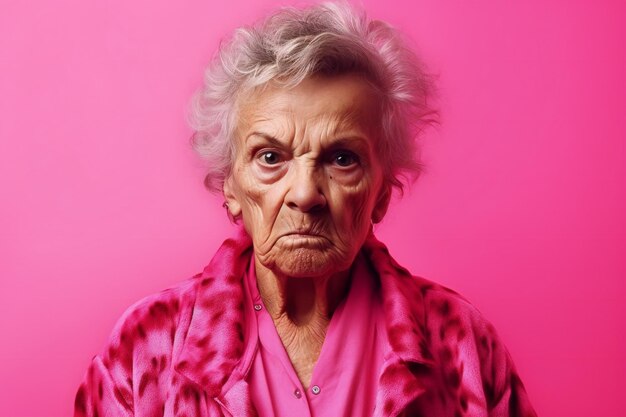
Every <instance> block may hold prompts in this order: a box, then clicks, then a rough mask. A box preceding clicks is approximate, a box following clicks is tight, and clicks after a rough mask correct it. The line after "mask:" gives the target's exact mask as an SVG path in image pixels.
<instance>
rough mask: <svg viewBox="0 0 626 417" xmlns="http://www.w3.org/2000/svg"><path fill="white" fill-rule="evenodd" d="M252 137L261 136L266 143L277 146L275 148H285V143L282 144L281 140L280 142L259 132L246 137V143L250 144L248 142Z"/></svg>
mask: <svg viewBox="0 0 626 417" xmlns="http://www.w3.org/2000/svg"><path fill="white" fill-rule="evenodd" d="M252 136H259V137H261V138H263V139H265V140H266V141H268V142H270V143H271V144H272V145H275V146H280V147H283V146H285V144H284V143H283V142H281V141H280V140H278V139H277V138H275V137H274V136H272V135H268V134H267V133H263V132H257V131H254V132H252V133H250V134H249V135H248V136H246V143H247V142H248V140H249V139H250V138H251V137H252Z"/></svg>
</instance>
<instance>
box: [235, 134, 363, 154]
mask: <svg viewBox="0 0 626 417" xmlns="http://www.w3.org/2000/svg"><path fill="white" fill-rule="evenodd" d="M252 136H258V137H261V138H263V139H265V140H266V141H268V142H269V143H271V144H272V145H274V146H277V147H284V146H285V143H283V142H281V141H280V140H279V139H277V138H275V137H274V136H272V135H269V134H267V133H264V132H257V131H254V132H252V133H250V134H249V135H248V136H247V137H246V142H248V140H249V139H250V138H251V137H252ZM354 146H356V147H357V148H359V149H362V150H363V151H369V149H370V145H369V142H368V141H367V140H366V139H365V138H364V137H362V136H358V135H348V136H344V137H340V138H339V139H335V140H333V141H332V143H330V145H329V146H328V147H329V148H330V149H337V148H342V147H347V148H352V147H354Z"/></svg>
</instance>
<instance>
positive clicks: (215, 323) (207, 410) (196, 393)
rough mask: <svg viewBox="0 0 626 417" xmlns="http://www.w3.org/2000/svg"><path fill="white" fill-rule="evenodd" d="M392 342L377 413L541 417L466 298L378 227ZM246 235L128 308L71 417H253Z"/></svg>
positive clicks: (374, 254)
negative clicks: (395, 250) (393, 251)
mask: <svg viewBox="0 0 626 417" xmlns="http://www.w3.org/2000/svg"><path fill="white" fill-rule="evenodd" d="M362 250H363V251H364V253H365V255H366V257H367V258H368V259H369V261H370V262H371V264H372V266H373V268H374V270H375V271H376V272H377V273H378V276H379V277H380V291H381V294H382V300H383V305H384V311H385V316H386V326H387V333H388V337H389V343H390V345H391V346H390V347H391V349H392V350H393V351H394V353H395V354H396V355H395V356H394V358H393V359H391V360H388V361H387V362H385V364H384V365H383V370H382V373H381V376H380V382H379V390H378V394H377V398H376V408H375V410H374V413H373V415H374V416H375V417H388V416H433V417H448V416H450V417H457V416H476V417H482V416H484V417H505V416H511V417H512V416H516V417H519V416H524V417H526V416H527V417H532V416H536V414H535V412H534V410H533V408H532V406H531V404H530V402H529V400H528V397H527V395H526V391H525V389H524V385H523V384H522V382H521V380H520V378H519V376H518V374H517V372H516V370H515V367H514V365H513V362H512V360H511V357H510V355H509V353H508V351H507V350H506V348H505V346H504V345H503V344H502V343H501V341H500V340H499V339H498V336H497V334H496V332H495V331H494V328H493V327H492V325H491V324H490V323H489V322H488V321H486V320H485V319H484V318H483V317H482V315H481V314H480V312H479V311H478V310H477V309H476V308H475V307H473V306H472V305H471V304H470V303H469V302H468V301H467V300H466V299H465V298H463V297H462V296H461V295H459V294H458V293H456V292H454V291H452V290H450V289H448V288H445V287H443V286H441V285H438V284H436V283H433V282H431V281H428V280H426V279H423V278H420V277H414V276H411V274H409V272H408V271H407V270H406V269H404V268H403V267H401V266H400V265H398V264H397V263H396V261H395V260H394V259H393V258H392V257H391V256H390V255H389V252H388V250H387V248H386V247H385V246H384V245H383V244H382V243H381V242H379V241H378V240H377V239H376V238H375V237H374V235H373V234H370V236H369V238H368V239H367V241H366V243H365V244H364V245H363V248H362ZM251 255H252V246H251V241H250V238H249V237H248V236H247V235H246V234H245V232H243V231H242V230H240V231H239V232H238V235H237V236H236V237H235V238H231V239H228V240H226V241H225V242H224V243H223V245H222V246H221V248H220V249H219V250H218V252H217V253H216V255H215V256H214V258H213V259H212V260H211V263H210V264H209V265H208V266H207V267H206V268H205V269H204V271H203V272H202V273H200V274H197V275H196V276H194V277H192V278H190V279H188V280H186V281H183V282H182V283H181V284H180V285H178V286H176V287H174V288H170V289H167V290H164V291H162V292H160V293H158V294H155V295H152V296H149V297H146V298H144V299H143V300H141V301H139V302H138V303H136V304H134V305H133V306H131V307H130V308H128V309H127V310H126V312H125V313H124V314H123V315H122V317H121V318H120V320H119V321H118V323H117V324H116V326H115V328H114V330H113V333H112V335H111V337H110V340H109V342H108V344H107V346H106V347H105V349H104V351H103V352H102V353H101V354H99V355H97V356H95V357H94V358H93V360H92V362H91V365H90V366H89V369H88V370H87V372H86V374H85V377H84V381H83V382H82V384H81V385H80V387H79V389H78V392H77V394H76V400H75V414H74V416H75V417H83V416H89V417H105V416H107V417H122V416H135V417H155V416H167V417H218V416H220V417H221V416H234V417H243V416H255V415H256V411H255V410H254V407H253V406H252V404H251V401H250V396H249V390H248V387H247V384H246V381H245V380H244V378H243V375H242V372H241V371H240V370H238V369H237V364H238V362H239V359H240V356H241V354H242V352H243V332H244V329H245V323H244V322H243V299H244V296H243V288H242V277H243V275H244V270H245V268H246V266H247V264H248V262H249V261H250V258H251Z"/></svg>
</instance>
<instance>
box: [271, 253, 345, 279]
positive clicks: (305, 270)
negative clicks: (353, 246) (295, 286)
mask: <svg viewBox="0 0 626 417" xmlns="http://www.w3.org/2000/svg"><path fill="white" fill-rule="evenodd" d="M351 264H352V259H347V257H345V256H344V257H342V256H338V255H337V254H335V253H333V252H332V251H329V250H326V251H324V250H320V249H313V248H303V247H299V248H291V249H287V250H282V251H281V253H280V255H279V256H276V257H275V258H274V262H273V265H272V268H270V269H275V270H277V271H280V273H282V274H284V275H287V276H290V277H295V278H305V277H309V278H310V277H318V276H328V275H332V274H334V273H336V272H339V271H343V270H346V269H348V268H349V267H350V265H351Z"/></svg>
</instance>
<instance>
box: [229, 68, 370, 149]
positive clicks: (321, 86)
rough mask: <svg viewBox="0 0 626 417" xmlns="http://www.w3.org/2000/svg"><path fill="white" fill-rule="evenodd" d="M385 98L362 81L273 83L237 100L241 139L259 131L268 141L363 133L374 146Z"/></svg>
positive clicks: (352, 78)
mask: <svg viewBox="0 0 626 417" xmlns="http://www.w3.org/2000/svg"><path fill="white" fill-rule="evenodd" d="M381 101H382V100H381V97H380V94H379V93H378V91H377V90H376V89H375V88H374V87H373V86H372V85H371V84H370V83H369V82H368V81H367V80H366V79H364V78H363V77H360V76H358V75H354V74H349V75H342V76H332V77H327V76H314V77H309V78H306V79H304V80H303V81H302V82H300V83H299V84H297V85H296V86H293V87H287V86H283V85H281V84H280V83H269V84H266V85H264V86H263V87H262V88H257V89H255V90H253V91H250V92H249V93H247V94H244V95H243V96H242V98H241V99H240V100H239V106H238V117H237V136H239V137H245V136H246V135H247V134H249V133H251V132H253V131H256V130H258V129H265V130H270V132H267V133H268V134H270V135H281V134H293V133H294V132H293V131H294V130H296V129H305V128H313V129H314V130H315V129H316V130H323V132H315V131H312V132H311V133H312V134H317V135H319V134H324V135H326V136H333V135H341V134H344V133H349V132H352V133H359V134H362V135H365V136H367V137H371V138H372V140H374V139H375V138H376V137H377V136H378V132H379V131H380V112H381Z"/></svg>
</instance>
